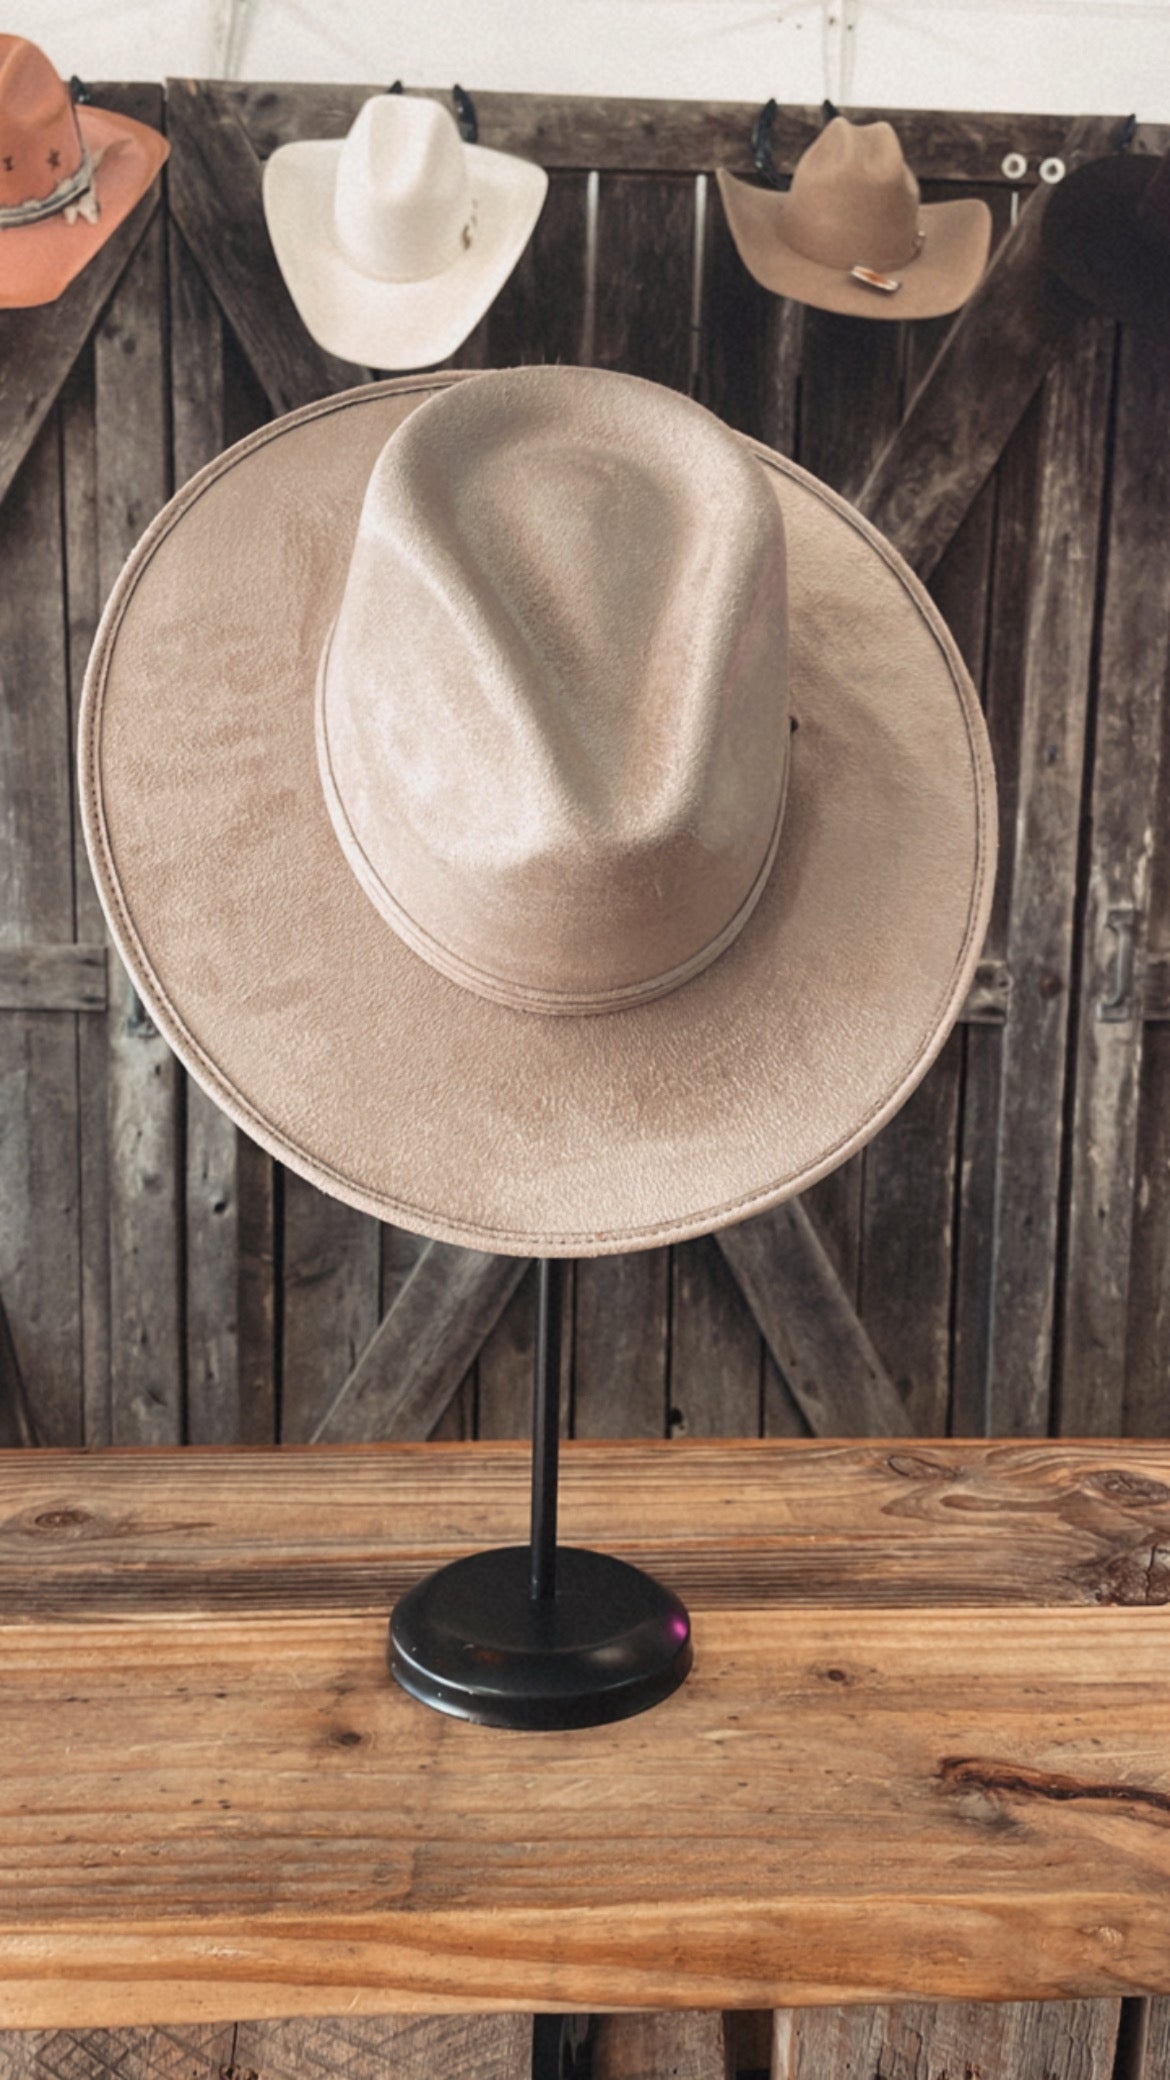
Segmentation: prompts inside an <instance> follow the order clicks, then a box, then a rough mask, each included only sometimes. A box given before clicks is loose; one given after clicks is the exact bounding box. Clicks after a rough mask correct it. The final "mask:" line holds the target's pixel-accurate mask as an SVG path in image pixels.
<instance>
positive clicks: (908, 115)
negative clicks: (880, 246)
mask: <svg viewBox="0 0 1170 2080" xmlns="http://www.w3.org/2000/svg"><path fill="white" fill-rule="evenodd" d="M183 84H184V83H183V82H172V91H174V90H175V88H177V87H179V86H181V85H183ZM375 91H376V90H375V89H374V88H372V87H370V86H368V85H366V86H341V85H335V84H333V83H331V82H330V83H327V84H326V83H322V84H319V85H318V84H313V85H293V84H289V85H276V86H270V85H268V84H266V83H265V84H259V83H243V82H241V83H238V84H237V83H236V82H234V81H233V82H231V83H230V84H226V83H219V82H217V83H216V92H217V94H219V95H221V96H222V99H223V103H224V105H225V107H230V108H232V109H233V110H234V111H235V112H236V113H237V115H238V116H239V119H240V121H241V122H242V124H243V125H244V128H245V129H246V130H247V132H248V135H249V136H250V138H251V140H252V143H253V145H254V147H255V149H256V151H257V152H258V153H259V154H260V156H261V158H267V156H268V154H269V153H270V152H272V151H275V149H276V147H277V145H280V144H287V143H288V142H289V141H290V140H291V139H292V138H296V137H344V135H345V133H346V131H347V130H348V129H349V126H350V124H351V123H352V122H353V119H354V117H355V115H356V114H357V112H358V109H359V108H360V107H361V105H362V103H363V101H366V100H368V99H369V96H370V94H371V93H373V92H375ZM407 91H408V92H416V93H420V94H426V95H428V96H430V97H431V98H432V99H433V100H435V101H441V102H442V103H443V106H444V107H445V108H448V109H449V108H450V106H451V95H450V88H449V86H437V87H425V86H415V85H413V84H411V85H410V86H409V87H408V90H407ZM469 91H470V93H471V96H472V99H473V100H474V102H475V109H476V114H477V116H478V118H479V141H480V143H481V144H485V145H488V146H490V147H492V148H493V149H494V150H496V151H505V152H519V153H521V154H524V155H527V157H529V158H531V159H537V160H539V162H540V164H541V165H542V166H545V167H548V168H550V169H554V168H565V169H571V170H577V169H590V168H597V169H598V170H599V171H600V172H602V173H606V172H612V173H698V172H703V171H704V170H707V171H709V170H710V169H711V168H713V167H715V166H727V167H729V168H730V169H731V171H732V172H733V173H739V174H745V175H750V174H751V173H752V171H753V167H752V159H751V152H750V138H751V131H752V126H753V124H754V122H755V120H756V117H757V115H758V114H759V109H760V102H762V101H763V100H764V98H765V97H764V93H763V92H762V91H761V94H760V100H759V101H755V102H751V101H651V100H634V99H629V100H627V99H625V98H618V97H615V96H610V97H607V98H605V99H593V98H591V97H590V96H588V95H580V94H494V93H488V92H486V91H482V92H481V91H480V90H479V89H478V88H476V86H475V85H474V82H470V83H469ZM849 114H850V118H851V120H852V121H854V122H857V123H868V122H871V121H873V120H874V119H876V118H878V117H881V118H883V119H885V120H886V121H889V122H892V123H893V124H894V126H895V128H896V130H897V132H898V135H899V137H900V138H901V140H902V144H903V148H904V150H905V153H906V156H907V158H908V160H909V162H910V164H911V166H912V167H913V168H914V171H915V173H916V174H917V175H918V178H919V179H920V180H923V181H957V182H962V183H968V182H970V181H973V180H975V181H998V182H1003V184H1004V186H1009V185H1011V186H1018V185H1020V184H1019V183H1009V182H1007V180H1006V178H1005V176H1004V174H1003V172H1002V162H1003V159H1004V157H1005V155H1006V154H1007V153H1008V152H1022V153H1023V154H1024V155H1025V156H1026V157H1027V159H1028V161H1029V167H1028V172H1027V174H1026V175H1025V176H1024V182H1023V185H1024V186H1029V185H1032V184H1034V183H1035V181H1036V177H1037V176H1036V168H1037V167H1038V165H1039V163H1040V161H1041V160H1042V159H1046V158H1051V157H1052V156H1054V155H1055V154H1057V153H1060V152H1061V151H1062V149H1063V146H1064V143H1065V139H1066V137H1067V133H1068V117H1067V116H1045V115H1004V114H1001V113H998V112H996V113H992V114H987V115H984V114H976V113H964V112H962V111H952V110H950V109H948V110H946V112H945V113H942V114H938V113H934V112H933V111H930V110H926V109H919V108H900V109H889V108H878V109H863V108H851V109H850V111H849ZM1124 120H1125V111H1124V110H1122V111H1121V113H1120V114H1119V115H1116V116H1094V117H1093V118H1092V127H1091V129H1089V130H1087V131H1086V136H1087V138H1088V139H1089V140H1090V141H1091V143H1092V148H1093V150H1094V151H1095V152H1104V151H1107V150H1108V148H1109V144H1110V142H1111V140H1112V138H1113V137H1114V136H1115V135H1116V132H1117V129H1118V126H1119V125H1120V124H1121V123H1122V122H1123V121H1124ZM823 121H824V117H823V115H822V111H821V109H820V106H819V105H815V106H814V105H792V106H786V107H782V108H781V109H780V110H779V112H778V115H777V118H776V121H775V123H774V125H773V131H772V141H773V158H774V162H775V165H776V169H777V172H779V173H781V174H785V173H791V172H792V169H793V166H794V165H795V163H796V161H797V159H798V158H799V157H800V154H801V153H802V152H803V151H804V150H805V149H806V147H807V146H808V145H810V144H811V143H812V141H813V139H814V137H816V135H817V133H818V131H819V130H820V129H821V128H822V125H823ZM1167 146H1170V127H1167V126H1165V125H1159V124H1152V123H1144V124H1142V125H1141V127H1140V128H1139V130H1138V132H1137V134H1136V137H1135V139H1134V149H1135V150H1137V151H1147V152H1151V153H1154V154H1155V155H1156V154H1159V153H1161V152H1163V151H1165V150H1166V148H1167Z"/></svg>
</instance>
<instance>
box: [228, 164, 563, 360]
mask: <svg viewBox="0 0 1170 2080" xmlns="http://www.w3.org/2000/svg"><path fill="white" fill-rule="evenodd" d="M463 150H464V153H465V155H466V160H467V173H468V179H469V182H470V188H471V194H472V196H473V198H474V200H475V204H476V230H475V237H474V239H473V241H472V243H471V245H470V246H468V247H466V248H465V249H463V250H462V251H461V252H460V253H459V256H458V258H457V259H456V260H454V261H453V262H452V263H451V265H450V266H448V267H445V268H444V269H443V270H442V271H441V272H440V273H438V274H434V275H428V276H427V277H425V278H424V279H423V280H421V281H414V282H392V281H386V280H383V279H381V278H379V277H378V276H376V275H370V274H366V273H364V272H363V271H362V269H360V268H358V267H355V266H354V264H353V262H352V261H351V260H350V259H349V258H348V257H347V256H346V254H345V253H344V252H343V250H342V248H341V246H340V245H339V244H338V240H337V234H336V230H335V228H334V219H333V196H334V188H335V185H336V180H337V167H338V162H339V160H340V158H341V152H342V141H341V140H340V139H330V138H310V139H306V140H304V141H300V142H297V143H294V144H286V145H281V146H280V147H279V148H278V150H276V151H275V152H273V154H272V156H271V158H270V159H268V160H267V161H266V162H265V166H264V214H265V217H266V219H267V222H268V235H269V237H270V238H271V240H272V248H273V251H274V252H275V254H276V258H277V260H278V262H279V265H280V271H281V273H282V275H283V276H284V280H285V286H286V287H287V289H288V292H289V294H290V296H291V297H292V300H293V302H294V303H295V305H296V307H297V312H298V315H299V317H300V319H301V321H302V323H303V325H304V327H305V330H306V331H307V332H308V333H309V334H310V335H311V337H312V338H313V339H315V340H316V342H317V345H318V346H319V347H324V348H325V350H326V352H327V353H330V354H338V355H340V356H341V358H342V359H343V360H345V361H355V362H357V363H358V364H359V366H363V367H371V368H429V367H431V366H433V364H434V363H435V362H437V361H445V360H446V358H447V356H448V355H449V354H453V353H454V352H455V350H456V348H457V347H460V346H462V344H463V341H464V340H465V339H466V338H467V335H468V333H469V332H472V331H473V330H474V329H475V327H476V325H478V323H479V321H480V319H481V318H482V317H483V314H484V312H485V311H486V310H488V309H489V308H490V306H491V305H492V304H493V303H494V302H495V299H496V297H497V296H498V295H499V293H500V290H501V289H502V288H503V286H504V283H505V282H506V281H507V279H508V276H509V275H510V274H511V272H512V269H513V268H514V267H515V265H516V262H517V261H518V260H519V258H520V255H521V253H522V252H523V251H524V248H525V246H526V245H527V244H528V241H529V239H530V238H531V236H532V233H533V230H534V229H535V226H536V220H537V218H538V217H539V215H540V212H541V210H542V209H543V207H544V199H545V196H546V195H547V193H548V175H547V173H546V172H545V171H544V168H543V167H542V166H535V165H533V164H532V162H531V161H530V160H528V159H518V158H515V157H514V156H513V155H512V154H511V153H509V152H494V151H489V150H488V149H487V148H486V147H485V146H483V145H465V146H464V147H463Z"/></svg>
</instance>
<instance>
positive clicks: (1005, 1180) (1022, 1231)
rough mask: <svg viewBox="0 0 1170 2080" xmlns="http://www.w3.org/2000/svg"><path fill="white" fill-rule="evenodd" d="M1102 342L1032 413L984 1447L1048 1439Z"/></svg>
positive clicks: (1079, 355)
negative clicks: (1036, 458) (991, 1438)
mask: <svg viewBox="0 0 1170 2080" xmlns="http://www.w3.org/2000/svg"><path fill="white" fill-rule="evenodd" d="M1112 349H1113V331H1112V328H1111V327H1106V326H1105V324H1104V322H1103V321H1101V320H1093V321H1088V322H1086V324H1085V326H1084V327H1083V329H1082V331H1081V333H1080V334H1079V336H1078V343H1077V345H1076V348H1075V351H1072V352H1070V353H1069V354H1068V355H1067V356H1066V358H1065V359H1064V360H1063V361H1062V362H1061V363H1060V364H1059V365H1058V366H1057V367H1056V368H1055V369H1054V370H1053V371H1052V373H1051V375H1050V376H1049V378H1048V381H1047V384H1046V387H1045V391H1044V396H1043V399H1042V402H1041V416H1040V428H1039V442H1040V451H1039V452H1040V471H1041V474H1040V479H1039V489H1038V496H1037V507H1036V517H1035V522H1034V534H1033V539H1032V547H1031V558H1030V564H1029V579H1028V600H1027V610H1026V619H1025V623H1024V627H1023V631H1022V639H1021V641H1020V645H1019V652H1020V655H1019V671H1020V674H1021V700H1022V713H1021V723H1020V739H1019V743H1020V749H1019V768H1018V773H1019V778H1018V798H1017V805H1016V815H1015V824H1014V830H1013V826H1012V823H1011V822H1010V821H1007V822H1005V828H1006V829H1007V830H1008V831H1009V832H1011V833H1012V836H1011V840H1010V842H1011V843H1012V847H1013V862H1012V881H1011V911H1010V915H1009V919H1008V926H1007V961H1008V968H1009V971H1010V973H1011V976H1012V1015H1011V1017H1010V1018H1009V1020H1008V1022H1007V1024H1006V1026H1005V1028H1004V1043H1003V1065H1002V1082H1001V1088H1000V1097H999V1113H998V1122H997V1137H996V1139H997V1147H996V1170H995V1185H994V1192H993V1201H992V1215H991V1232H992V1234H993V1236H994V1239H995V1244H994V1260H993V1263H992V1267H991V1290H990V1295H989V1298H988V1331H987V1334H988V1353H987V1380H988V1383H989V1384H988V1390H987V1396H986V1405H987V1408H988V1412H989V1417H990V1427H991V1429H992V1431H993V1432H995V1433H1001V1434H1002V1433H1015V1434H1020V1433H1027V1432H1031V1431H1035V1430H1044V1429H1046V1428H1047V1425H1048V1417H1049V1403H1050V1390H1051V1366H1052V1353H1053V1336H1054V1330H1055V1320H1054V1308H1055V1281H1056V1253H1057V1229H1058V1206H1057V1197H1058V1187H1059V1178H1060V1159H1061V1136H1062V1122H1063V1105H1064V1084H1065V1071H1066V1061H1067V1045H1068V1028H1069V1022H1070V1001H1069V998H1070V979H1071V972H1072V954H1073V927H1074V904H1075V894H1076V860H1077V847H1078V838H1079V829H1080V818H1081V800H1082V789H1083V786H1084V769H1085V755H1086V737H1085V732H1086V724H1087V715H1088V699H1089V682H1090V673H1091V662H1092V641H1093V624H1094V607H1095V592H1096V577H1097V559H1098V535H1099V528H1100V507H1101V500H1102V497H1103V495H1104V474H1105V433H1106V419H1107V402H1108V396H1109V386H1110V377H1111V370H1112Z"/></svg>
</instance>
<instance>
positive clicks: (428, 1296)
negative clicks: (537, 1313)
mask: <svg viewBox="0 0 1170 2080" xmlns="http://www.w3.org/2000/svg"><path fill="white" fill-rule="evenodd" d="M527 1261H528V1260H527V1258H524V1257H501V1256H494V1255H489V1254H488V1253H487V1252H486V1251H484V1250H465V1249H457V1248H455V1247H454V1245H453V1244H451V1243H448V1242H432V1243H429V1244H428V1245H427V1248H426V1249H425V1250H424V1251H423V1253H422V1255H421V1257H420V1258H419V1260H418V1262H417V1264H416V1265H415V1267H414V1270H413V1271H412V1272H411V1274H410V1277H409V1278H408V1279H407V1280H406V1283H405V1284H404V1286H403V1287H402V1290H401V1292H400V1293H399V1295H398V1297H397V1299H396V1300H395V1302H394V1305H393V1306H392V1307H391V1309H390V1311H389V1313H388V1314H387V1315H386V1316H385V1317H384V1319H383V1320H382V1322H381V1323H380V1325H379V1327H378V1328H377V1329H376V1330H375V1332H374V1335H373V1336H372V1337H371V1338H370V1341H369V1343H368V1344H367V1345H366V1347H365V1349H364V1351H363V1352H362V1354H361V1356H360V1358H359V1359H358V1361H357V1364H356V1365H355V1366H354V1368H353V1371H352V1372H351V1373H350V1374H349V1376H348V1378H347V1379H346V1380H345V1381H344V1382H343V1384H342V1386H341V1387H340V1388H339V1390H338V1392H337V1393H336V1394H335V1395H334V1397H333V1399H332V1401H331V1402H330V1403H329V1406H328V1407H327V1408H326V1409H325V1411H324V1413H323V1414H322V1415H321V1417H320V1418H319V1420H318V1421H317V1423H316V1424H315V1425H314V1427H313V1428H312V1429H311V1430H310V1431H309V1432H308V1439H309V1442H311V1443H313V1444H322V1443H329V1444H338V1443H362V1442H367V1441H372V1440H374V1439H378V1438H395V1439H400V1440H403V1441H406V1440H408V1439H411V1438H424V1437H428V1436H429V1435H430V1433H431V1431H432V1430H433V1429H434V1427H435V1424H436V1423H437V1422H438V1421H439V1419H440V1417H441V1416H442V1414H443V1412H444V1410H445V1409H446V1407H447V1404H448V1402H449V1401H450V1400H451V1397H452V1395H453V1394H454V1393H455V1391H456V1389H457V1388H458V1386H459V1383H460V1381H461V1380H462V1378H463V1376H464V1374H465V1373H466V1372H467V1370H468V1367H469V1366H470V1365H472V1364H473V1363H474V1361H475V1357H476V1354H477V1352H478V1350H479V1347H480V1345H481V1343H482V1342H483V1340H484V1338H485V1336H487V1334H488V1332H489V1330H491V1329H493V1328H494V1327H495V1324H496V1322H497V1321H498V1320H499V1317H500V1315H501V1314H502V1312H503V1310H504V1308H505V1307H506V1305H507V1303H508V1301H509V1300H510V1299H511V1297H512V1294H513V1293H514V1292H515V1290H516V1288H517V1286H518V1285H519V1283H520V1280H521V1279H522V1278H523V1276H524V1271H525V1267H526V1264H527ZM303 1434H304V1432H302V1435H303ZM290 1441H294V1442H295V1441H296V1440H295V1439H293V1440H290Z"/></svg>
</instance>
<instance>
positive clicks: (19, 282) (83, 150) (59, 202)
mask: <svg viewBox="0 0 1170 2080" xmlns="http://www.w3.org/2000/svg"><path fill="white" fill-rule="evenodd" d="M167 150H168V146H167V141H166V138H165V137H162V136H160V134H159V132H158V131H157V130H152V129H151V128H150V126H149V125H148V124H146V123H137V122H135V121H134V119H133V117H132V116H121V115H116V114H115V113H114V111H113V110H112V109H108V108H92V107H90V106H89V105H88V104H87V103H80V104H75V103H74V101H73V98H72V95H71V94H70V91H69V88H68V87H67V86H66V85H65V83H64V81H63V80H62V79H60V78H59V77H58V75H57V73H56V71H55V70H54V68H53V65H52V64H51V62H50V60H49V59H48V58H47V57H46V56H45V53H44V51H42V50H40V49H39V48H38V46H37V45H36V44H35V43H30V42H29V41H28V38H27V37H25V36H0V309H5V310H28V309H31V308H33V307H34V306H35V305H37V304H42V303H55V302H56V300H57V298H58V296H61V295H63V294H64V292H65V290H66V289H67V288H68V287H69V284H70V282H71V281H72V280H73V279H74V277H75V276H76V275H79V274H80V273H81V270H82V268H83V267H85V266H86V265H87V263H88V262H89V261H90V260H92V259H93V257H94V254H95V253H97V252H99V251H100V249H101V247H102V246H104V244H105V242H106V240H107V239H108V238H109V237H110V236H111V234H112V233H113V232H115V231H116V230H117V228H118V226H119V224H120V223H121V222H122V221H123V219H124V218H125V217H128V216H129V214H130V211H131V210H132V209H133V208H134V205H135V203H136V202H138V200H139V199H140V197H141V196H143V195H145V193H146V190H147V189H148V188H149V186H150V184H151V182H152V180H153V179H154V177H155V175H156V173H157V172H158V170H159V168H160V166H161V165H162V164H163V161H164V160H165V158H166V156H167Z"/></svg>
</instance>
